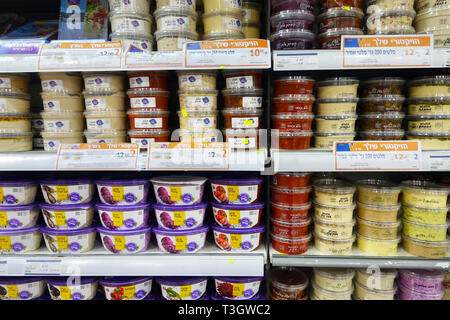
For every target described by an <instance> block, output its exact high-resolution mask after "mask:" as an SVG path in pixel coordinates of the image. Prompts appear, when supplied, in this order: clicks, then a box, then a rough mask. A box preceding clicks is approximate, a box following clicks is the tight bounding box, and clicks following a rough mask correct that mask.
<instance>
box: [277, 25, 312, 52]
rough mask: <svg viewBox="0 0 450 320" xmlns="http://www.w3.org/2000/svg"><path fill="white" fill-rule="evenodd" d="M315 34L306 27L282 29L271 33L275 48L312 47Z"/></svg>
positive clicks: (298, 48) (303, 48)
mask: <svg viewBox="0 0 450 320" xmlns="http://www.w3.org/2000/svg"><path fill="white" fill-rule="evenodd" d="M314 38H315V35H314V33H312V32H311V31H309V30H306V29H290V30H280V31H276V32H275V33H272V34H271V35H270V42H271V44H272V49H273V50H306V49H312V46H313V42H314Z"/></svg>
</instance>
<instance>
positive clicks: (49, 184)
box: [41, 179, 94, 204]
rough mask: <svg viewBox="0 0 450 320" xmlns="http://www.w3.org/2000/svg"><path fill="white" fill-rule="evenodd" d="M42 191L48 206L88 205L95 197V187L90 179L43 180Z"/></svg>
mask: <svg viewBox="0 0 450 320" xmlns="http://www.w3.org/2000/svg"><path fill="white" fill-rule="evenodd" d="M41 190H42V194H43V195H44V199H45V202H46V203H48V204H79V203H88V202H91V201H92V197H93V196H94V185H93V183H92V181H91V180H89V179H60V180H43V181H41Z"/></svg>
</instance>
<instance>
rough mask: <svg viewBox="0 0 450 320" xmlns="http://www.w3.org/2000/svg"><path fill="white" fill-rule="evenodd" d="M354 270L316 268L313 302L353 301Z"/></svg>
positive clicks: (312, 293)
mask: <svg viewBox="0 0 450 320" xmlns="http://www.w3.org/2000/svg"><path fill="white" fill-rule="evenodd" d="M354 276H355V270H353V269H337V268H314V277H313V280H312V290H311V294H310V296H311V300H352V293H353V291H354V286H353V277H354Z"/></svg>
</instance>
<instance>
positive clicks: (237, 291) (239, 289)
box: [233, 283, 245, 297]
mask: <svg viewBox="0 0 450 320" xmlns="http://www.w3.org/2000/svg"><path fill="white" fill-rule="evenodd" d="M244 290H245V283H234V284H233V297H241V296H243V295H244Z"/></svg>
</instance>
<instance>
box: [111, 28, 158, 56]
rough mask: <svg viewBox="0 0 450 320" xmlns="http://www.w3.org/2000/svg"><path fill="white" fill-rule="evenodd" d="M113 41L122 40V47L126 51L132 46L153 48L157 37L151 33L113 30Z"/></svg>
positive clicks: (144, 48) (143, 48) (145, 48)
mask: <svg viewBox="0 0 450 320" xmlns="http://www.w3.org/2000/svg"><path fill="white" fill-rule="evenodd" d="M110 38H111V41H117V40H120V41H122V49H123V50H124V51H125V52H126V51H127V50H128V49H129V48H130V46H132V45H133V46H135V47H137V48H139V49H141V50H149V51H151V50H153V45H154V43H155V39H154V37H153V36H152V35H151V34H145V33H141V34H136V33H130V32H113V33H111V34H110Z"/></svg>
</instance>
